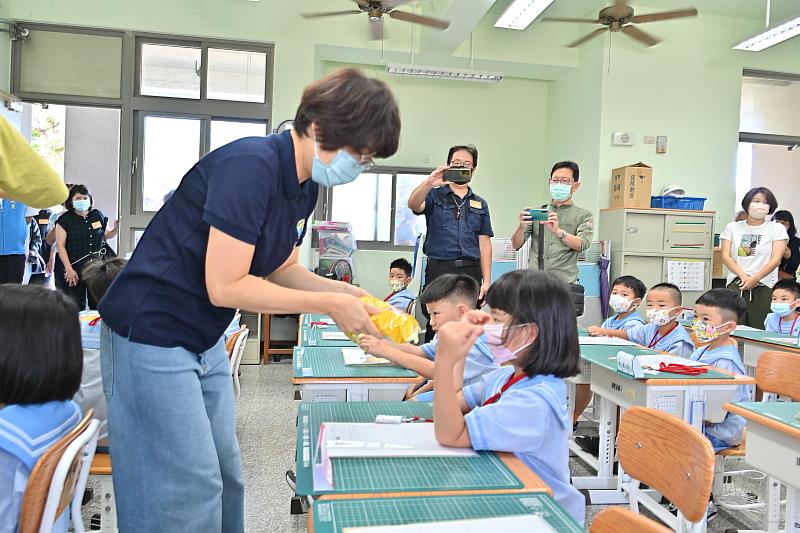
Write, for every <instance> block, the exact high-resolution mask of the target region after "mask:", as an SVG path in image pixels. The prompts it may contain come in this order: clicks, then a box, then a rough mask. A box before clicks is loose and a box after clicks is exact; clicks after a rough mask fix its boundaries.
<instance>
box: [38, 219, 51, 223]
mask: <svg viewBox="0 0 800 533" xmlns="http://www.w3.org/2000/svg"><path fill="white" fill-rule="evenodd" d="M49 223H50V219H48V218H40V219H39V224H49Z"/></svg>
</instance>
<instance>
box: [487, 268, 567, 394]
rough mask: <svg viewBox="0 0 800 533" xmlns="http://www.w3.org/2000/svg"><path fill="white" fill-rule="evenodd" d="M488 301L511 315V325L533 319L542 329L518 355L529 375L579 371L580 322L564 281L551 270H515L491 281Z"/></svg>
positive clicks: (562, 374) (559, 375) (558, 374)
mask: <svg viewBox="0 0 800 533" xmlns="http://www.w3.org/2000/svg"><path fill="white" fill-rule="evenodd" d="M486 303H487V304H488V305H489V307H491V308H493V309H499V310H501V311H505V312H506V313H508V314H509V315H511V324H510V325H511V326H516V325H521V324H531V323H533V324H536V326H537V328H538V329H539V335H538V336H537V337H536V340H535V341H533V344H531V346H530V347H528V348H527V349H525V350H523V351H522V352H520V355H518V357H519V360H520V363H522V369H523V371H524V372H525V373H526V374H527V375H528V376H536V375H542V374H544V375H547V374H552V375H554V376H556V377H560V378H567V377H570V376H575V375H577V374H578V372H579V371H580V347H579V345H578V323H577V319H576V318H575V304H574V303H573V301H572V294H571V293H570V290H569V287H568V286H567V284H566V283H565V282H563V281H562V280H560V279H559V278H558V277H556V276H555V275H553V274H550V273H549V272H540V271H538V270H516V271H514V272H509V273H507V274H504V275H503V276H501V277H500V279H498V280H497V281H495V282H494V283H492V286H491V287H489V292H487V294H486Z"/></svg>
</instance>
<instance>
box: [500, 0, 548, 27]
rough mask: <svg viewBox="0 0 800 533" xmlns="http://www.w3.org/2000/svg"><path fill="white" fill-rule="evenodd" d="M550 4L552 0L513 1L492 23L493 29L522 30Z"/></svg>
mask: <svg viewBox="0 0 800 533" xmlns="http://www.w3.org/2000/svg"><path fill="white" fill-rule="evenodd" d="M552 3H553V0H514V2H513V3H512V4H511V5H510V6H508V9H506V12H505V13H503V14H502V15H501V16H500V18H499V19H497V22H495V23H494V27H495V28H508V29H509V30H524V29H525V28H527V27H528V26H530V25H531V22H533V21H534V20H536V17H538V16H539V15H541V14H542V11H544V10H545V9H547V8H548V7H549V6H550V4H552Z"/></svg>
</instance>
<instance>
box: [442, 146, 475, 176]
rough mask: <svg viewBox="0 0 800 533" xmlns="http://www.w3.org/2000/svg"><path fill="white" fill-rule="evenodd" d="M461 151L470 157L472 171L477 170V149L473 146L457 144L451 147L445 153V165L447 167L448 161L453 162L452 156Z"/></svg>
mask: <svg viewBox="0 0 800 533" xmlns="http://www.w3.org/2000/svg"><path fill="white" fill-rule="evenodd" d="M461 150H464V151H465V152H467V153H469V155H471V156H472V170H475V169H476V168H478V148H477V147H476V146H475V145H474V144H457V145H456V146H453V147H451V148H450V150H449V151H448V152H447V164H448V165H449V164H450V161H452V160H453V155H454V154H455V153H456V152H460V151H461Z"/></svg>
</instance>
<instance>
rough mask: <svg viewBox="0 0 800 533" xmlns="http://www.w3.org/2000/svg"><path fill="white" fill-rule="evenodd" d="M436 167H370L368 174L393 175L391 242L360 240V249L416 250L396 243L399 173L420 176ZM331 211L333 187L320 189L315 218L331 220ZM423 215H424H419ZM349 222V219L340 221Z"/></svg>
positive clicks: (315, 240) (317, 246)
mask: <svg viewBox="0 0 800 533" xmlns="http://www.w3.org/2000/svg"><path fill="white" fill-rule="evenodd" d="M434 170H435V169H434V168H426V167H405V166H374V167H372V168H370V169H369V171H368V172H366V174H390V175H391V176H392V200H391V204H390V205H391V209H390V226H389V235H390V237H389V239H390V240H389V242H384V241H375V240H370V241H365V240H359V241H358V249H359V250H382V251H397V252H410V251H413V250H414V247H413V246H398V245H395V244H394V238H395V230H396V226H395V222H396V218H397V209H396V206H397V175H398V174H419V175H420V176H428V175H430V173H431V172H433V171H434ZM331 213H333V188H332V187H327V188H323V190H322V191H320V195H319V200H318V201H317V209H316V210H315V212H314V218H316V219H320V220H331ZM419 216H423V215H419ZM340 222H347V221H340ZM311 246H312V247H314V248H319V243H318V242H317V239H316V235H315V236H314V240H313V241H312V243H311Z"/></svg>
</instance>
